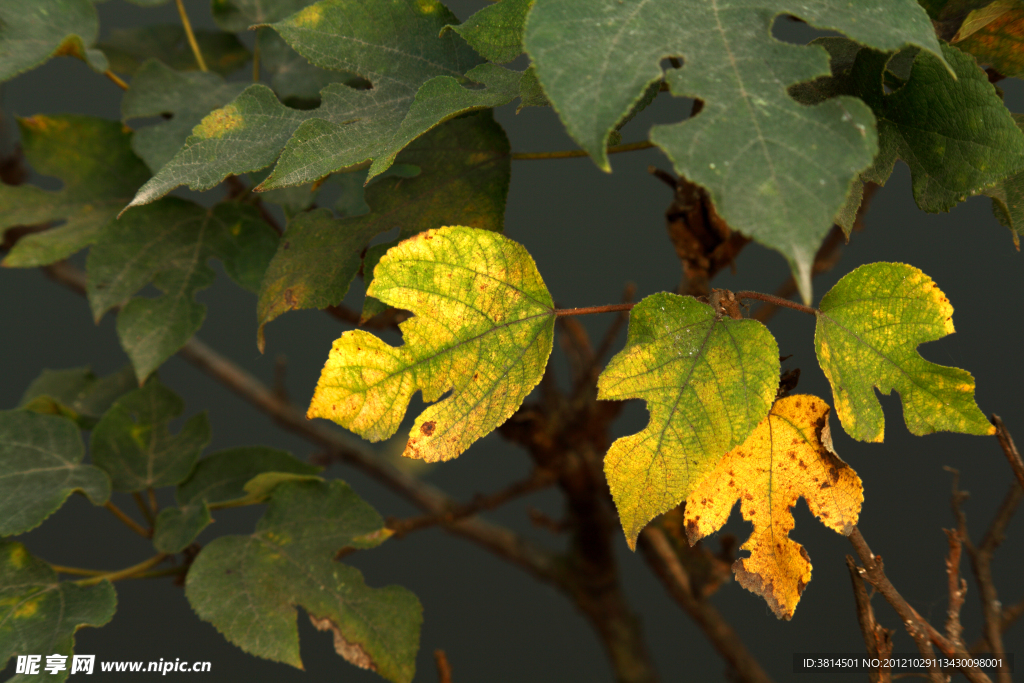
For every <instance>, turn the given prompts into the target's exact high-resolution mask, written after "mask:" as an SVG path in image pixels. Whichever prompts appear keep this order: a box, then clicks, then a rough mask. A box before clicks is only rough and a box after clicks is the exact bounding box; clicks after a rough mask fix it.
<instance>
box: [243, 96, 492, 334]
mask: <svg viewBox="0 0 1024 683" xmlns="http://www.w3.org/2000/svg"><path fill="white" fill-rule="evenodd" d="M399 160H400V163H401V164H407V165H414V166H416V167H418V168H419V169H420V173H419V174H418V175H416V176H415V177H389V178H381V179H379V180H377V181H375V182H374V183H373V184H371V185H370V186H369V187H367V189H366V202H367V204H368V205H369V206H370V207H371V210H370V213H368V214H364V215H361V216H356V217H353V218H348V219H344V220H335V219H333V218H331V217H330V212H328V211H327V210H319V211H314V212H311V213H306V214H301V215H300V216H298V217H297V218H296V219H295V220H294V221H292V223H291V224H290V225H289V226H288V230H287V232H286V233H285V236H284V238H283V239H282V241H281V244H280V246H279V247H278V251H277V255H276V256H275V257H274V260H273V261H271V264H270V267H269V268H268V269H267V275H266V279H265V280H264V281H263V286H262V288H261V289H260V300H259V306H258V309H257V317H258V318H259V324H260V328H259V331H258V332H257V335H258V344H259V347H260V349H261V350H262V349H263V347H264V344H265V341H264V338H263V327H264V325H266V324H267V323H268V322H270V321H271V320H273V319H275V318H277V317H278V316H279V315H281V314H283V313H285V312H287V311H291V310H298V309H305V308H326V307H327V306H332V305H335V304H338V303H340V302H341V300H342V299H343V298H344V297H345V293H346V292H347V291H348V287H349V284H351V282H352V278H353V277H355V274H356V272H357V271H358V270H359V265H360V261H361V258H362V257H361V252H362V250H363V248H364V247H365V246H366V244H367V243H368V242H369V241H370V240H371V239H372V238H373V237H375V236H376V235H379V234H381V233H385V232H387V231H389V230H391V229H392V228H395V227H398V228H399V231H400V232H399V239H405V238H406V237H411V236H412V235H415V234H416V233H418V232H422V231H423V230H427V229H429V228H436V227H440V226H442V225H451V224H461V225H467V226H470V227H475V228H481V229H485V230H495V231H501V229H502V227H503V225H504V215H505V199H506V196H507V194H508V184H509V177H510V175H511V161H510V156H509V144H508V138H506V137H505V133H504V131H503V130H502V129H501V126H499V125H498V124H497V123H495V122H494V119H493V118H492V117H491V116H490V115H489V114H487V113H481V114H477V115H475V116H468V117H465V118H461V119H458V120H455V121H451V122H449V123H447V124H445V125H443V126H441V127H439V128H437V129H435V130H433V131H431V132H430V133H429V134H428V135H425V136H424V137H423V138H421V139H419V140H417V141H415V142H414V143H413V144H412V145H410V146H409V147H408V148H407V149H406V150H405V151H404V152H402V154H401V156H400V159H399ZM372 272H373V271H372V269H370V270H367V269H365V268H364V276H366V278H367V280H368V281H369V279H370V277H369V275H367V274H368V273H372Z"/></svg>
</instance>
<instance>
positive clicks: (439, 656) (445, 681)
mask: <svg viewBox="0 0 1024 683" xmlns="http://www.w3.org/2000/svg"><path fill="white" fill-rule="evenodd" d="M434 662H436V663H437V683H452V665H451V664H449V663H448V655H446V654H445V653H444V650H434Z"/></svg>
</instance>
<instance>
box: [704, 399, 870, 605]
mask: <svg viewBox="0 0 1024 683" xmlns="http://www.w3.org/2000/svg"><path fill="white" fill-rule="evenodd" d="M828 414H829V407H828V405H827V404H826V403H825V402H824V401H822V400H821V399H819V398H817V397H815V396H807V395H798V396H788V397H786V398H783V399H781V400H779V401H778V402H776V403H775V405H774V406H773V407H772V410H771V413H769V415H768V417H766V418H765V419H764V420H763V421H762V422H761V424H759V425H758V426H757V429H756V430H754V433H753V434H751V435H750V437H749V438H747V440H746V441H744V442H743V445H741V446H739V447H737V448H734V449H732V450H731V451H729V452H728V453H727V454H726V455H725V457H724V458H722V459H721V460H720V461H719V462H718V465H717V466H716V467H715V469H714V471H712V472H711V473H710V474H708V475H707V477H705V478H704V479H703V480H702V481H701V482H700V484H698V485H697V487H696V488H695V489H694V490H693V491H692V492H691V493H690V496H689V498H687V500H686V511H685V515H686V534H687V536H688V538H689V540H690V544H691V545H692V544H694V543H696V542H697V541H699V540H700V539H702V538H705V537H706V536H709V535H710V534H712V533H714V532H716V531H718V530H719V529H721V528H722V525H723V524H725V523H726V521H728V519H729V514H730V512H731V511H732V508H733V505H734V504H735V502H736V501H737V500H739V501H740V511H741V512H742V513H743V519H745V520H747V521H749V522H752V523H753V525H754V531H753V532H752V533H751V534H750V538H748V539H747V541H746V542H745V543H744V544H743V545H742V546H740V550H749V551H750V556H749V557H744V558H741V559H739V560H736V562H735V564H733V571H734V572H736V580H737V581H738V582H739V584H740V585H741V586H743V587H744V588H746V589H747V590H749V591H751V592H753V593H757V594H758V595H760V596H761V597H763V598H764V599H765V601H766V602H767V603H768V606H769V607H771V608H772V611H773V612H775V616H777V617H778V618H780V619H791V618H792V617H793V611H794V610H795V609H796V606H797V603H798V602H800V596H801V595H802V594H803V592H804V588H806V587H807V582H808V581H810V580H811V561H810V559H809V557H808V555H807V551H806V550H804V547H803V546H802V545H800V544H799V543H797V542H796V541H794V540H792V539H791V538H789V532H790V531H792V530H793V527H794V525H795V522H794V520H793V513H792V508H793V506H794V505H796V503H797V500H798V499H799V498H801V497H803V498H804V500H806V501H807V506H808V507H809V508H810V509H811V513H812V514H814V515H815V516H816V517H817V518H818V519H819V520H821V523H822V524H824V525H825V526H827V527H828V528H829V529H832V530H833V531H835V532H837V533H840V534H843V535H844V536H848V535H849V534H850V532H851V531H853V528H854V527H855V526H856V525H857V519H858V517H859V516H860V506H861V503H862V502H863V501H864V487H863V486H862V485H861V481H860V477H858V476H857V473H856V472H854V471H853V469H852V468H850V466H849V465H847V464H846V463H845V462H843V461H842V460H840V459H839V456H837V455H836V454H835V452H834V451H833V450H832V437H831V434H830V432H829V425H828Z"/></svg>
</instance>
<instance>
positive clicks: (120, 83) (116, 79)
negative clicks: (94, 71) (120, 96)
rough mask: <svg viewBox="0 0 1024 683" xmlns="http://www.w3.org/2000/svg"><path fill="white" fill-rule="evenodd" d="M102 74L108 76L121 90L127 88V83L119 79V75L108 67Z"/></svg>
mask: <svg viewBox="0 0 1024 683" xmlns="http://www.w3.org/2000/svg"><path fill="white" fill-rule="evenodd" d="M103 75H104V76H106V77H107V78H109V79H110V80H112V81H113V82H114V85H116V86H117V87H118V88H120V89H121V90H127V89H128V84H127V83H125V82H124V81H123V80H122V79H121V77H120V76H118V75H117V74H116V73H114V72H113V71H111V70H110V69H107V70H106V71H104V72H103Z"/></svg>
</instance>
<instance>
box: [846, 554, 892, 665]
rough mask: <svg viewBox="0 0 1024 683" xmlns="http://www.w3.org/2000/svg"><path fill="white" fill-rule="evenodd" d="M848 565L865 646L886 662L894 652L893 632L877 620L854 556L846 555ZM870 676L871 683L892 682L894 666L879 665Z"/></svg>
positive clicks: (872, 655)
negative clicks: (891, 636) (891, 635)
mask: <svg viewBox="0 0 1024 683" xmlns="http://www.w3.org/2000/svg"><path fill="white" fill-rule="evenodd" d="M846 567H847V569H849V571H850V580H851V581H852V582H853V599H854V602H855V603H856V605H857V624H858V625H859V626H860V633H861V636H862V637H863V638H864V646H865V648H866V649H867V652H868V654H869V655H870V656H871V659H873V660H877V661H879V662H885V661H886V660H887V659H888V658H889V655H891V654H892V639H891V638H890V634H891V633H892V632H891V631H889V630H888V629H886V628H883V627H882V626H881V625H879V623H878V622H877V621H876V620H875V611H874V609H872V607H871V597H870V596H869V595H868V591H867V589H865V588H864V581H863V580H862V579H861V576H860V573H859V572H858V571H857V565H856V563H854V561H853V558H852V557H850V556H849V555H847V556H846ZM868 678H869V679H870V680H871V683H890V682H891V681H892V668H891V667H888V666H882V665H881V664H880V665H879V668H877V669H871V670H870V671H868Z"/></svg>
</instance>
